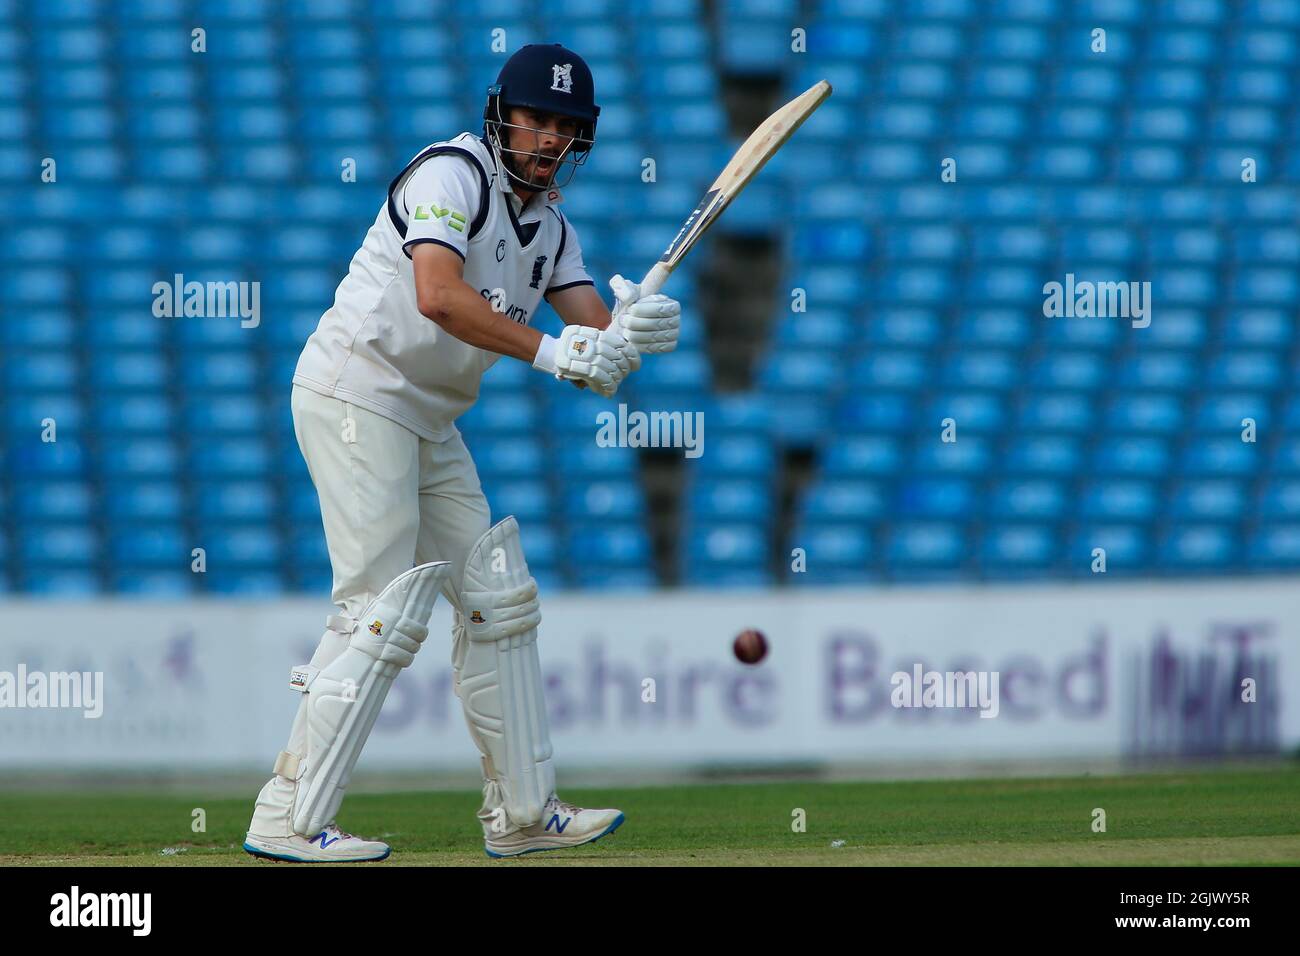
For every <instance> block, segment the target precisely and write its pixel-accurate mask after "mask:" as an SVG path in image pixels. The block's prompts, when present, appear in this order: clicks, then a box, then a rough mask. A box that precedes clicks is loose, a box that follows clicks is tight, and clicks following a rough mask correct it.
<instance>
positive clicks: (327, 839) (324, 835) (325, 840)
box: [307, 830, 340, 850]
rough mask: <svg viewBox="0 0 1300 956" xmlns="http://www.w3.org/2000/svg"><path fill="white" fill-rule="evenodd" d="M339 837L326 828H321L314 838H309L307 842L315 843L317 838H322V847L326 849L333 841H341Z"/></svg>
mask: <svg viewBox="0 0 1300 956" xmlns="http://www.w3.org/2000/svg"><path fill="white" fill-rule="evenodd" d="M339 839H340V838H339V837H331V836H330V835H329V833H328V832H327V831H325V830H321V832H320V833H318V834H316V835H315V836H314V837H312V838H311V839H310V840H308V841H307V842H308V843H315V842H316V841H317V840H320V848H321V849H322V850H324V849H325V848H327V847H328V846H329V845H330V844H331V843H338V842H339Z"/></svg>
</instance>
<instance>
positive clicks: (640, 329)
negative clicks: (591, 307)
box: [609, 275, 682, 355]
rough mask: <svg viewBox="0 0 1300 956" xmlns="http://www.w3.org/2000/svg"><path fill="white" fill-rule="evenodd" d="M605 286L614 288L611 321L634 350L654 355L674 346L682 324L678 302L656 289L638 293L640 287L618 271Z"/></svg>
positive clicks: (680, 306)
mask: <svg viewBox="0 0 1300 956" xmlns="http://www.w3.org/2000/svg"><path fill="white" fill-rule="evenodd" d="M609 287H610V288H611V289H613V290H614V299H615V304H614V312H613V316H614V321H615V322H617V323H618V325H619V326H620V328H621V329H622V331H623V336H624V338H626V339H627V340H628V341H629V342H631V343H632V344H633V345H635V346H636V348H637V351H638V352H643V353H648V354H651V355H657V354H660V353H663V352H671V351H672V350H673V349H675V348H677V339H678V338H679V337H680V336H681V328H682V320H681V314H682V305H681V303H680V302H678V301H677V300H676V299H670V298H669V297H668V296H666V295H662V294H660V293H657V292H656V293H655V294H654V295H647V296H644V297H642V295H641V287H640V286H639V285H638V284H637V283H635V282H629V281H628V280H627V279H624V278H623V277H622V276H621V275H616V276H614V278H612V279H610V280H609Z"/></svg>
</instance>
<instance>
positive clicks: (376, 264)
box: [293, 133, 593, 441]
mask: <svg viewBox="0 0 1300 956" xmlns="http://www.w3.org/2000/svg"><path fill="white" fill-rule="evenodd" d="M561 201H562V198H561V196H560V193H559V190H556V189H550V190H548V191H546V192H543V193H538V194H536V195H535V196H534V197H533V198H532V199H531V200H530V202H529V204H528V206H527V208H526V209H524V210H523V211H522V212H521V211H518V210H517V206H518V205H519V200H518V198H517V197H516V196H515V195H514V193H513V192H512V191H511V189H510V186H509V179H508V177H507V176H506V175H505V173H504V172H503V171H502V170H501V169H500V168H499V167H498V166H497V163H496V158H495V155H494V154H493V152H492V150H491V148H490V147H489V146H488V145H487V144H486V143H484V142H483V140H482V139H481V138H480V137H478V136H476V135H475V134H473V133H461V134H460V135H459V136H457V137H456V138H455V139H452V140H447V141H445V142H440V143H434V144H432V145H430V146H428V147H426V148H425V149H424V150H423V151H421V152H420V153H419V155H417V156H416V157H415V158H414V159H412V160H411V162H410V163H408V164H407V166H406V168H405V169H403V170H402V172H401V173H400V174H399V175H398V176H397V178H396V179H394V180H393V182H392V184H391V185H390V186H389V188H388V201H387V202H386V203H385V204H384V207H383V208H382V209H380V210H379V215H378V216H376V217H375V222H374V224H373V225H372V226H371V227H370V231H369V232H367V233H366V238H365V241H364V242H362V244H361V248H360V249H358V250H357V253H356V255H354V256H353V257H352V264H351V265H350V266H349V267H348V274H347V275H346V276H345V277H344V279H343V281H342V282H341V283H339V287H338V289H337V290H336V291H335V293H334V304H333V305H332V306H331V307H330V308H329V309H328V310H327V311H326V312H325V314H324V315H322V316H321V320H320V324H319V325H317V327H316V331H315V332H313V333H312V334H311V336H310V338H308V339H307V344H306V345H305V346H304V347H303V350H302V355H301V356H299V358H298V367H297V369H296V370H295V371H294V376H293V381H294V384H296V385H302V386H303V387H305V388H309V389H311V390H312V391H314V392H319V393H320V394H322V395H330V396H333V397H335V398H341V399H344V400H346V401H349V402H352V403H354V404H356V405H360V406H361V407H363V408H366V409H369V410H370V411H372V412H374V413H375V414H377V415H382V416H384V417H385V418H389V419H391V420H393V421H395V422H398V423H399V424H401V425H404V426H406V427H407V428H409V429H411V431H413V432H415V433H416V434H418V435H420V436H421V437H423V438H427V439H429V440H430V441H445V440H446V439H448V438H450V437H451V436H452V435H454V434H455V433H456V426H455V424H454V422H455V420H456V418H457V417H458V416H460V415H461V414H462V413H463V412H464V411H465V410H466V409H467V408H469V407H470V406H471V405H472V404H474V401H475V400H476V399H477V398H478V390H479V381H480V379H481V378H482V376H483V373H484V372H485V371H486V370H487V369H488V368H489V367H491V365H492V363H494V362H495V361H496V360H497V359H498V358H500V357H501V356H500V355H498V354H497V353H495V352H489V351H486V350H484V349H480V348H476V347H474V346H472V345H467V344H466V343H464V342H462V341H461V340H460V339H458V338H456V337H455V336H453V335H451V334H449V333H447V332H444V331H443V330H442V329H441V328H439V326H438V325H437V323H435V322H433V321H432V320H431V319H427V318H425V317H424V316H423V315H421V314H420V310H419V309H418V308H417V307H416V296H415V277H414V272H413V271H412V267H411V247H412V246H414V245H416V244H418V243H421V242H436V243H438V244H440V245H443V246H446V247H447V248H449V249H451V250H453V251H454V252H456V254H457V255H459V256H460V257H461V258H462V259H464V260H465V272H464V275H465V281H466V282H467V283H469V284H470V285H471V286H473V287H474V288H475V289H478V290H479V294H480V295H482V296H483V297H484V298H485V299H487V300H488V301H490V302H492V303H493V304H494V307H495V308H496V309H497V310H498V311H499V312H503V313H504V314H506V315H508V316H510V317H511V318H513V319H514V320H515V321H516V322H518V323H520V324H521V325H527V324H528V322H529V320H530V319H531V318H532V317H533V315H534V314H535V313H536V311H537V307H538V305H539V304H540V303H541V300H542V296H543V295H544V294H546V293H547V292H555V291H558V290H560V289H566V288H569V287H571V286H575V285H591V284H593V283H592V279H591V276H589V275H588V274H587V270H586V268H585V267H584V266H583V263H582V249H581V247H580V246H579V245H578V237H577V235H576V234H575V233H574V230H573V227H572V226H571V225H569V223H568V221H567V220H566V219H565V218H564V214H563V213H561V212H560V210H559V209H557V208H555V207H556V206H557V205H558V204H559V203H560V202H561Z"/></svg>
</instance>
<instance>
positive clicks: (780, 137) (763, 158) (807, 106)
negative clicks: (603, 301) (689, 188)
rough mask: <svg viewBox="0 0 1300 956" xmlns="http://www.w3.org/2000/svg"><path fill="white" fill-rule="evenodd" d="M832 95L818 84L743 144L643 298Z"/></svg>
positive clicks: (644, 286) (651, 276)
mask: <svg viewBox="0 0 1300 956" xmlns="http://www.w3.org/2000/svg"><path fill="white" fill-rule="evenodd" d="M830 95H831V85H830V84H829V83H827V82H826V81H825V80H819V81H818V82H817V83H816V84H815V85H813V86H812V87H811V88H809V89H808V90H806V91H804V92H803V93H801V94H799V95H798V96H796V97H795V98H794V99H792V100H791V101H790V102H789V103H786V104H785V105H784V106H782V107H781V108H780V109H779V110H777V111H776V112H775V113H773V114H772V115H771V116H769V117H768V118H767V119H765V120H764V121H763V122H762V123H761V124H760V125H759V127H758V129H756V130H754V132H753V133H751V134H750V136H749V139H747V140H745V142H744V143H743V144H741V147H740V149H738V150H736V153H735V155H734V156H732V157H731V161H730V162H728V163H727V165H726V166H725V167H723V170H722V172H721V173H719V174H718V178H717V179H715V180H714V181H713V185H712V186H710V187H709V189H708V191H707V192H706V193H705V194H704V198H703V199H701V200H700V202H699V204H698V205H696V207H695V209H694V211H693V212H692V213H691V214H690V215H689V216H687V217H686V221H685V222H683V223H682V227H681V229H679V230H678V231H677V235H676V236H674V237H673V241H672V242H670V243H669V244H668V248H667V249H665V250H664V254H663V255H662V256H660V257H659V261H658V262H656V263H655V265H654V268H652V269H651V270H650V271H649V273H647V274H646V277H645V279H643V280H642V282H641V294H642V295H653V294H654V293H655V292H657V291H659V288H660V287H661V286H662V285H663V284H664V282H665V281H666V280H667V279H668V276H669V274H670V273H671V272H672V271H673V269H675V268H676V267H677V263H679V262H681V261H682V259H684V258H685V257H686V254H687V253H688V252H690V251H691V248H692V247H693V246H694V245H695V243H696V242H698V241H699V238H700V236H702V235H704V233H705V231H706V230H707V229H708V228H709V226H711V225H713V222H714V220H716V219H717V218H718V216H720V215H721V214H722V211H723V210H724V209H726V208H727V206H728V205H729V204H730V203H731V201H732V200H733V199H735V198H736V197H737V196H739V195H740V193H741V191H742V190H743V189H744V188H745V187H746V186H747V185H748V184H749V181H750V180H751V179H753V178H754V176H755V175H757V173H758V171H759V170H760V169H762V168H763V164H764V163H766V162H767V161H768V160H769V159H771V158H772V156H773V155H774V154H775V153H776V151H777V150H778V149H780V148H781V147H782V146H783V145H785V143H786V141H787V140H788V139H789V138H790V137H791V136H793V135H794V131H795V130H797V129H798V128H799V127H800V126H801V125H802V124H803V121H804V120H806V119H807V118H808V117H809V116H811V115H812V113H813V111H814V110H815V109H817V107H818V106H820V105H821V104H822V103H823V102H824V101H825V100H826V98H827V97H828V96H830Z"/></svg>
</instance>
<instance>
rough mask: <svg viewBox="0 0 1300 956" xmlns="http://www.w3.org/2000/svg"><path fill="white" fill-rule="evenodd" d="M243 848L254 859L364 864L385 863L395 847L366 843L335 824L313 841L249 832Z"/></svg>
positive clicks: (377, 842)
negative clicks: (369, 861)
mask: <svg viewBox="0 0 1300 956" xmlns="http://www.w3.org/2000/svg"><path fill="white" fill-rule="evenodd" d="M244 849H245V850H247V851H248V852H249V853H251V854H253V856H260V857H263V858H264V859H267V860H285V861H287V862H290V863H364V862H366V861H368V860H386V859H388V854H390V853H392V852H393V848H392V847H390V846H389V845H388V844H387V843H380V842H379V841H377V840H363V839H361V838H360V837H354V836H353V835H352V834H351V833H344V832H343V831H342V830H340V829H339V828H338V826H336V825H335V824H333V823H327V824H325V828H324V829H323V830H321V831H320V833H317V834H316V835H315V836H314V837H312V838H311V839H310V840H309V839H307V838H306V837H302V836H299V835H298V834H296V833H295V834H293V835H292V836H287V837H264V836H255V835H254V834H252V833H249V834H248V836H246V837H245V838H244Z"/></svg>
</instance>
